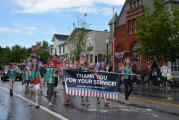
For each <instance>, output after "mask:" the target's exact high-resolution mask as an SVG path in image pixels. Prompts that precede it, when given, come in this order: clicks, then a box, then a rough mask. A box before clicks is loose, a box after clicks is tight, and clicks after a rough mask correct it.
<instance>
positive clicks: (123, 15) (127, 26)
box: [109, 0, 179, 69]
mask: <svg viewBox="0 0 179 120" xmlns="http://www.w3.org/2000/svg"><path fill="white" fill-rule="evenodd" d="M163 3H164V5H165V6H166V8H167V9H169V10H170V9H171V7H174V6H178V5H179V0H164V1H163ZM144 6H146V7H148V8H149V9H150V10H153V9H154V6H153V0H126V1H125V4H124V6H123V8H122V10H121V12H120V14H119V15H117V13H116V14H115V15H114V16H113V18H112V19H111V20H110V22H109V26H110V31H111V34H112V32H113V28H114V30H115V32H114V38H115V53H119V52H130V53H131V57H132V59H133V61H134V62H135V63H136V65H137V68H139V69H143V68H145V64H146V61H147V58H146V57H143V56H141V55H140V54H139V53H138V49H139V48H140V44H139V42H138V39H137V32H136V25H137V22H136V19H137V18H138V17H140V16H141V15H142V14H143V12H144ZM113 25H114V26H115V27H113Z"/></svg>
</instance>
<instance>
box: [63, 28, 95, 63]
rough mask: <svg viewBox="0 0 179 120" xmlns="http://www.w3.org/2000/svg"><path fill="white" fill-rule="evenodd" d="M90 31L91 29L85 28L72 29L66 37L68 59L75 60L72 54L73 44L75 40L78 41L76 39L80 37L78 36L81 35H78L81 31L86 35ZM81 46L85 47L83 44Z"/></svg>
mask: <svg viewBox="0 0 179 120" xmlns="http://www.w3.org/2000/svg"><path fill="white" fill-rule="evenodd" d="M90 31H92V30H90V29H85V28H74V30H73V31H72V32H71V34H70V36H69V37H68V39H67V46H68V48H69V50H68V57H69V58H70V59H72V60H73V61H75V58H74V56H73V52H74V46H75V44H76V41H78V39H80V38H79V37H81V35H80V34H81V32H83V33H84V35H86V34H87V33H88V32H90ZM84 41H85V37H84ZM83 47H85V46H83ZM84 49H85V48H84Z"/></svg>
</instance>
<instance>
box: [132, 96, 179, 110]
mask: <svg viewBox="0 0 179 120" xmlns="http://www.w3.org/2000/svg"><path fill="white" fill-rule="evenodd" d="M132 98H134V99H138V100H142V101H144V102H147V103H152V104H160V105H166V106H169V107H176V108H179V104H174V103H170V102H165V101H160V100H154V99H151V100H148V99H146V98H141V97H140V98H138V97H132Z"/></svg>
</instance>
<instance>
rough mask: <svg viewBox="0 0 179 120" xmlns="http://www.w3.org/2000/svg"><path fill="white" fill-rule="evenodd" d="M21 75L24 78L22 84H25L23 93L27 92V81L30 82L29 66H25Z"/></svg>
mask: <svg viewBox="0 0 179 120" xmlns="http://www.w3.org/2000/svg"><path fill="white" fill-rule="evenodd" d="M23 76H24V77H23V78H24V79H23V80H24V84H25V94H27V93H28V92H29V83H30V79H31V72H30V68H29V67H28V66H26V68H25V71H24V74H23Z"/></svg>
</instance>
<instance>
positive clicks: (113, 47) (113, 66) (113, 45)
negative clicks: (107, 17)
mask: <svg viewBox="0 0 179 120" xmlns="http://www.w3.org/2000/svg"><path fill="white" fill-rule="evenodd" d="M112 11H113V31H112V32H113V33H112V54H113V57H112V59H113V60H112V62H113V64H112V70H113V72H114V70H115V41H114V33H115V26H114V22H115V21H114V19H115V18H114V7H112Z"/></svg>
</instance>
